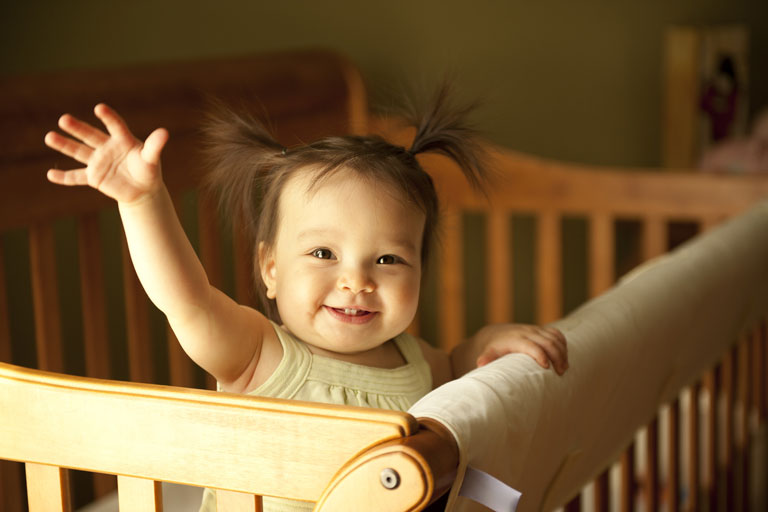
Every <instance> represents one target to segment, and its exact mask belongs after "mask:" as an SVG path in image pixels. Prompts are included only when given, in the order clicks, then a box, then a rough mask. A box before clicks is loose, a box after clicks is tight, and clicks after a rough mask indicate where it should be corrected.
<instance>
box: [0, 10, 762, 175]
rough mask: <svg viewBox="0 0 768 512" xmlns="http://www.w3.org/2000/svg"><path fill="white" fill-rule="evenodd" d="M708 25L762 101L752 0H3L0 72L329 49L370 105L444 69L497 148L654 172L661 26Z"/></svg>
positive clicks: (758, 29)
mask: <svg viewBox="0 0 768 512" xmlns="http://www.w3.org/2000/svg"><path fill="white" fill-rule="evenodd" d="M716 23H717V24H719V23H744V24H746V25H747V26H748V27H749V28H750V31H751V37H752V52H751V57H750V64H751V65H750V68H751V73H752V77H751V78H752V83H751V84H750V85H751V93H752V107H753V109H754V108H757V107H758V106H760V105H768V66H766V65H765V63H766V62H768V2H766V1H765V0H732V1H725V0H696V1H694V0H670V1H660V0H649V1H644V2H639V1H629V0H618V1H613V2H608V1H600V0H583V1H580V2H570V1H564V0H559V1H558V0H542V1H538V2H531V1H521V0H517V1H506V2H502V1H491V0H475V1H473V2H468V1H457V0H444V1H437V0H430V1H402V0H390V1H387V2H361V1H349V0H326V1H324V2H317V1H311V2H310V1H300V0H286V1H282V2H279V1H278V2H259V1H244V0H240V1H238V0H222V1H217V2H213V1H210V2H200V1H181V0H171V1H157V0H156V1H147V0H135V1H131V2H127V1H114V2H111V1H105V0H100V1H92V0H90V1H74V2H61V1H34V0H31V1H29V2H4V5H3V7H0V73H2V74H17V73H25V72H34V71H40V70H49V69H61V68H70V67H103V66H119V65H121V64H126V63H136V62H148V61H163V60H169V59H195V58H198V57H212V56H218V55H233V54H242V53H250V52H262V51H267V50H270V49H283V48H294V47H307V46H322V47H330V48H334V49H337V50H339V51H341V52H343V53H344V54H346V55H348V56H349V57H350V58H351V59H352V61H353V62H355V63H356V64H357V65H358V66H359V67H360V69H361V70H362V72H363V74H364V76H365V78H366V80H367V82H368V84H369V88H370V90H371V91H372V97H373V98H374V99H378V100H380V101H384V102H386V98H388V97H389V96H390V95H392V94H394V93H396V91H398V90H400V89H402V87H403V84H409V85H411V84H416V85H427V86H428V85H429V84H432V83H434V82H435V81H436V80H437V79H438V78H439V77H440V76H442V75H443V74H444V73H445V72H446V71H448V72H452V73H453V74H455V75H456V76H457V78H458V82H459V84H460V87H461V89H462V90H464V91H465V92H466V94H467V95H468V96H479V97H482V98H484V101H485V108H484V110H482V112H481V113H480V114H479V115H478V119H477V121H478V124H479V125H480V126H481V127H482V128H483V129H484V130H485V131H486V132H487V133H488V135H489V136H490V137H491V138H492V139H493V140H495V141H496V142H499V143H502V144H504V145H507V146H510V147H514V148H517V149H521V150H524V151H529V152H533V153H537V154H541V155H546V156H551V157H556V158H562V159H567V160H574V161H582V162H591V163H606V164H620V165H650V166H653V165H658V164H659V146H660V140H659V126H660V110H661V106H660V98H661V94H660V84H661V73H660V68H661V63H660V62H661V50H662V48H661V44H662V36H663V31H664V28H665V27H666V26H668V25H670V24H716ZM761 63H763V65H762V66H761V65H760V64H761ZM94 100H96V98H94Z"/></svg>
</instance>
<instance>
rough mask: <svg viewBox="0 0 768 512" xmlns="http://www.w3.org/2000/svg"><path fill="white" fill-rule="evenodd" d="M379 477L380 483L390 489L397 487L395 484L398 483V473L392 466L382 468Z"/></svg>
mask: <svg viewBox="0 0 768 512" xmlns="http://www.w3.org/2000/svg"><path fill="white" fill-rule="evenodd" d="M379 479H380V480H381V485H383V486H384V488H386V489H389V490H390V491H391V490H392V489H397V486H398V485H400V475H398V474H397V471H395V470H394V469H392V468H385V469H382V470H381V475H379Z"/></svg>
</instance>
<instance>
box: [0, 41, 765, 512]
mask: <svg viewBox="0 0 768 512" xmlns="http://www.w3.org/2000/svg"><path fill="white" fill-rule="evenodd" d="M0 91H2V93H3V94H2V99H0V134H2V137H0V232H2V236H3V238H2V245H0V361H4V362H7V363H12V364H2V365H0V396H2V397H3V402H2V403H3V404H4V407H12V408H9V409H7V410H6V409H3V411H2V416H3V418H5V419H2V420H0V425H2V426H3V428H8V429H11V428H13V427H14V426H15V428H17V429H18V428H21V427H19V425H24V428H27V429H28V430H26V431H25V432H20V431H18V430H9V431H3V432H0V435H1V436H2V438H0V458H3V459H8V460H11V461H22V462H27V464H26V479H25V478H24V476H23V474H24V471H23V470H22V467H23V466H22V465H21V464H18V463H17V462H2V463H0V508H1V509H2V510H8V511H12V512H13V511H17V510H24V509H25V507H26V506H27V504H28V505H29V508H30V509H31V510H45V511H48V510H68V508H67V507H68V506H69V505H68V503H69V502H70V501H72V500H74V502H75V503H76V504H78V505H79V504H83V503H86V502H87V501H89V500H91V499H92V498H94V497H99V496H102V495H104V494H106V493H108V492H110V491H111V490H112V489H114V487H115V481H116V480H115V478H114V477H111V476H107V475H119V476H118V477H117V484H118V486H119V491H120V507H121V510H155V509H156V508H155V507H158V508H157V509H159V507H160V505H159V500H160V497H159V486H158V483H157V482H158V481H161V480H162V481H170V482H179V483H186V484H189V485H195V486H211V487H218V488H221V489H226V490H228V491H230V492H222V493H221V494H220V496H221V497H222V499H221V503H222V504H224V505H228V506H231V507H232V508H227V510H240V509H241V508H242V509H243V510H259V503H260V501H259V499H258V498H254V497H253V494H275V495H285V496H289V497H294V498H303V499H308V500H312V501H315V500H318V499H321V500H322V502H323V504H322V505H321V506H320V508H319V509H322V510H342V509H343V507H349V509H355V510H360V509H365V507H364V506H360V505H359V504H358V505H350V503H353V502H351V501H350V500H352V499H358V500H368V501H362V502H361V503H373V502H375V503H376V504H377V505H378V506H379V507H380V508H379V509H380V510H418V509H420V508H421V507H424V506H426V504H427V503H428V502H429V501H430V500H431V499H432V498H433V497H435V496H437V495H439V494H440V493H442V492H443V491H444V490H445V489H446V488H447V486H449V485H450V482H451V478H452V468H451V467H446V466H445V462H444V460H443V458H442V457H441V456H440V450H441V449H443V448H444V446H442V445H440V444H435V443H434V442H433V441H434V440H433V439H432V438H428V437H427V436H425V435H424V433H423V431H420V430H419V428H418V425H417V424H416V422H415V420H414V418H412V417H410V416H409V415H407V414H400V413H389V412H382V411H372V410H360V409H355V408H345V407H329V406H322V405H317V404H304V403H290V402H284V401H279V400H268V399H259V398H254V397H238V396H231V395H226V394H221V393H214V392H212V391H205V390H191V389H189V388H209V389H211V388H212V384H213V383H212V382H210V379H208V378H206V376H204V375H203V374H202V373H201V372H200V371H199V370H198V369H196V368H195V367H194V365H193V364H192V363H191V361H189V359H188V358H187V357H186V355H185V354H184V353H183V352H182V351H181V350H180V348H179V347H178V344H177V343H176V342H175V340H174V339H173V335H172V333H171V332H170V331H169V330H168V329H167V328H165V327H164V326H163V319H162V318H160V317H159V315H158V313H157V312H156V311H155V310H154V309H153V307H151V305H150V304H149V302H148V300H147V299H146V296H145V295H144V294H143V291H142V290H141V287H140V286H139V284H138V281H137V279H136V277H135V275H134V273H133V270H132V268H131V265H130V262H129V261H128V257H127V251H126V248H125V245H124V243H123V242H122V241H121V240H122V239H121V236H120V234H119V233H120V227H119V223H118V221H117V219H116V208H115V207H114V205H113V204H110V201H109V200H107V199H105V198H103V197H102V196H100V195H99V194H98V193H95V192H94V191H91V190H86V189H65V188H61V187H55V186H53V185H50V184H48V183H47V182H46V181H45V176H44V174H45V170H46V169H48V168H49V167H51V166H52V165H53V164H54V162H57V158H58V157H56V156H55V155H53V152H52V151H49V150H47V149H46V148H45V147H44V146H43V143H42V138H43V135H44V134H45V132H46V131H48V130H49V129H52V128H54V127H55V125H56V119H57V118H58V116H59V115H60V114H61V113H63V112H64V111H67V112H70V113H72V114H75V115H79V116H83V117H86V118H88V117H90V114H89V112H90V110H91V108H92V106H93V105H94V104H95V103H96V102H98V101H105V102H107V103H110V104H111V105H113V106H114V107H116V108H117V109H118V111H120V112H121V113H123V114H124V116H125V117H126V119H127V121H128V122H129V124H130V125H131V126H132V127H133V129H134V130H135V132H136V133H137V134H146V133H149V131H150V130H151V129H152V128H154V127H156V126H165V127H167V128H168V129H169V131H170V132H171V141H170V143H169V145H168V147H167V149H166V152H165V153H164V172H165V175H166V181H167V182H168V186H169V189H170V190H171V192H172V194H173V195H174V197H175V199H176V201H177V202H176V204H177V209H178V210H179V212H180V215H181V217H182V221H183V223H184V225H185V228H187V229H188V231H189V234H190V238H191V239H192V240H193V243H194V245H195V246H196V248H197V249H198V251H199V254H200V256H201V259H202V261H203V263H204V265H205V266H206V269H207V271H208V273H209V276H210V279H211V281H212V282H213V283H214V284H216V285H217V286H220V287H221V288H222V289H224V290H225V291H226V292H227V293H230V294H231V295H233V296H234V297H236V298H237V300H239V301H241V302H244V303H253V297H252V296H251V292H250V290H251V277H250V268H251V262H250V258H251V256H250V255H249V253H248V248H247V247H244V244H243V243H242V240H241V238H240V237H239V236H238V235H237V232H236V231H235V233H232V232H230V231H229V230H228V229H227V228H226V226H225V225H223V224H221V223H220V222H219V221H218V220H217V214H216V211H215V208H214V207H213V206H212V205H211V204H210V202H209V201H208V200H207V199H206V198H204V197H198V196H197V194H195V187H196V183H197V180H198V177H199V175H200V170H201V169H200V165H199V164H198V161H197V160H198V154H197V153H196V147H197V144H198V140H199V138H198V134H197V131H196V130H197V128H198V126H199V120H200V118H201V115H202V112H203V111H204V105H205V98H206V96H207V95H215V96H216V97H220V98H224V99H230V100H233V101H236V102H240V103H241V104H242V105H243V106H244V107H245V108H249V109H255V110H257V111H263V112H266V113H268V114H269V116H270V118H271V120H272V122H273V124H274V126H275V129H276V132H277V134H278V137H279V138H280V139H281V140H282V141H284V143H285V144H286V145H291V144H295V143H298V142H300V141H308V140H312V139H313V138H317V137H319V136H321V135H325V134H331V133H335V134H338V133H361V132H366V131H377V132H380V133H384V134H385V135H387V136H391V137H392V138H395V139H398V138H403V137H407V133H406V134H403V133H401V131H400V130H397V129H395V128H392V125H391V124H390V123H388V122H382V121H376V120H373V121H369V119H368V106H367V103H366V97H365V89H364V86H363V83H362V80H361V79H360V76H359V75H358V73H357V72H356V70H355V69H354V68H353V67H352V66H351V65H349V64H348V63H347V62H346V61H345V60H344V59H342V58H339V57H338V56H336V55H333V54H329V53H326V52H319V51H313V52H291V53H282V54H276V55H266V56H257V57H243V58H239V59H232V60H219V61H208V62H188V63H173V64H166V65H154V66H148V67H143V68H133V69H115V70H101V71H78V72H61V73H58V74H54V75H46V76H34V77H18V78H11V79H5V80H4V81H3V82H0ZM489 151H491V153H492V157H493V159H494V161H495V162H496V163H497V167H498V168H499V169H500V171H501V176H500V177H499V179H498V180H497V182H496V183H495V184H494V187H493V188H492V191H491V193H490V195H489V196H490V197H488V198H485V197H482V196H478V195H476V194H474V193H472V192H470V191H469V190H468V187H466V185H465V183H464V181H463V178H461V177H460V176H459V173H457V172H456V171H455V169H453V168H452V167H451V165H449V164H447V163H446V161H445V160H444V159H442V158H440V157H428V158H425V160H424V164H425V166H426V167H427V168H428V169H429V170H430V172H431V173H432V174H433V176H434V178H435V182H436V185H437V187H438V190H439V193H440V195H441V200H442V203H443V207H444V217H443V232H442V239H441V243H440V244H439V245H440V247H439V250H438V257H437V258H436V261H435V262H434V264H433V265H432V267H431V268H432V269H433V272H432V274H433V275H432V276H431V278H430V280H429V282H428V283H427V284H426V286H425V290H426V291H425V297H424V299H423V303H424V304H423V309H422V313H421V314H420V316H419V318H418V320H417V321H416V322H415V324H414V326H413V330H414V331H416V332H420V333H421V334H422V335H423V336H424V337H425V338H426V339H428V340H430V341H433V342H434V343H436V344H437V345H439V346H442V347H445V348H450V347H452V346H454V345H455V344H457V343H458V342H459V341H460V340H461V339H462V338H463V337H464V336H465V335H466V334H468V331H471V330H473V329H475V328H477V327H478V326H479V325H480V324H482V323H485V322H505V321H511V320H515V321H535V322H539V323H545V322H549V321H552V320H555V319H557V318H559V317H561V316H562V315H563V314H565V313H567V311H568V310H569V309H571V308H572V307H573V306H575V305H577V304H578V303H579V302H580V301H582V300H586V299H587V298H588V297H590V296H595V295H597V294H599V293H601V292H603V291H605V290H606V289H608V288H609V287H611V286H612V284H613V283H614V282H615V281H616V279H617V277H619V276H620V275H621V274H623V273H624V272H625V271H627V270H629V269H630V268H631V267H633V266H634V265H636V264H638V263H640V262H641V261H643V260H645V259H648V258H651V257H653V256H656V255H659V254H662V253H664V252H665V251H667V250H668V249H670V248H671V247H672V246H674V245H676V244H678V243H679V242H680V241H681V240H682V239H684V238H687V237H690V236H692V235H693V234H695V233H696V232H698V231H700V230H704V229H708V228H709V227H711V226H713V225H714V224H716V223H718V222H720V221H721V220H723V219H725V218H727V217H731V216H734V215H737V214H739V213H741V212H742V211H744V210H745V209H747V208H748V207H749V206H750V205H751V204H753V203H755V202H756V201H757V200H758V199H760V198H765V197H768V177H765V176H763V177H759V176H714V175H701V174H695V173H693V172H659V171H658V170H636V169H620V168H615V169H604V168H593V167H589V166H580V165H569V164H562V163H558V162H552V161H547V160H544V159H539V158H535V157H530V156H526V155H522V154H518V153H515V152H512V151H509V150H504V149H500V148H494V147H492V146H490V145H489ZM59 160H61V159H59ZM59 165H60V166H62V167H64V168H66V164H65V163H63V162H59ZM33 340H34V341H33ZM767 343H768V341H767V340H766V328H765V325H764V324H763V325H762V326H758V327H757V328H756V330H755V332H754V334H752V335H750V336H745V337H744V338H743V339H742V340H740V342H739V343H738V344H737V345H734V348H733V350H732V351H729V352H727V353H725V354H723V361H722V362H721V363H720V364H719V365H718V366H717V368H713V369H712V371H711V372H709V373H707V374H706V375H703V376H702V380H701V382H700V383H697V384H695V385H694V386H693V388H692V390H689V391H686V392H685V393H692V394H693V395H692V396H696V397H709V399H710V401H712V400H714V401H715V402H717V403H718V404H720V407H719V408H718V407H709V408H707V409H706V411H705V412H706V416H705V421H704V422H703V424H702V422H701V421H699V420H700V418H701V417H702V416H701V415H702V413H701V412H700V411H699V410H698V406H699V402H700V400H687V401H685V407H682V406H681V405H680V403H678V402H675V403H673V404H671V405H670V406H668V407H665V408H664V410H663V416H662V417H661V418H662V421H657V420H654V422H652V423H651V424H650V425H649V426H647V427H645V428H644V429H643V430H642V436H641V438H639V440H640V443H641V445H642V450H639V449H637V447H636V446H630V447H629V448H628V449H627V450H626V451H625V452H624V455H623V456H622V457H621V459H620V460H619V461H617V463H616V465H615V466H614V469H613V470H612V473H611V471H609V469H610V468H606V471H605V472H604V473H603V474H601V475H592V476H595V477H596V478H597V479H596V480H595V482H594V484H592V485H591V488H590V489H588V490H587V492H585V493H583V495H582V496H581V497H576V498H575V499H573V500H572V501H571V502H570V503H568V504H565V506H566V507H567V509H569V510H578V509H579V507H580V506H582V505H585V506H586V505H589V507H593V508H594V509H595V510H608V509H609V508H611V506H613V507H614V508H616V507H618V508H620V509H621V510H634V509H636V508H637V507H642V508H644V509H647V510H657V509H658V508H660V507H662V506H663V507H664V508H665V509H666V510H678V509H679V508H684V509H686V510H716V509H718V507H726V508H728V509H732V508H734V507H739V508H746V505H747V503H748V498H747V495H748V493H749V492H750V488H749V485H748V484H749V482H750V478H751V477H750V465H749V462H750V460H751V461H752V462H755V461H754V458H755V457H754V456H753V455H752V451H751V449H750V442H751V439H752V438H753V437H754V435H755V434H756V433H757V432H759V431H760V428H763V429H764V428H765V427H764V425H765V416H766V391H768V389H767V388H768V382H767V381H766V357H767V356H768V347H766V344H767ZM21 367H27V368H38V369H39V370H43V372H41V371H38V370H31V369H27V368H21ZM50 372H54V373H50ZM62 374H69V375H62ZM72 375H76V376H72ZM94 378H95V379H117V380H118V381H123V382H111V381H104V380H94ZM124 381H132V383H130V382H124ZM138 383H142V384H138ZM158 384H162V385H171V386H172V387H166V386H158ZM717 410H722V411H724V415H723V416H718V414H717V413H716V411H717ZM52 411H55V412H52ZM604 420H605V418H595V421H604ZM683 424H684V425H686V428H685V429H681V425H683ZM29 425H34V426H35V428H30V427H29ZM256 425H258V426H256ZM761 425H762V427H761ZM661 427H663V428H661ZM341 430H343V431H345V432H346V433H345V435H344V436H339V435H338V434H337V432H338V431H341ZM307 432H311V434H309V435H307ZM169 433H174V435H169ZM30 438H31V439H35V440H36V441H35V442H31V443H30V442H27V443H22V442H21V440H22V439H30ZM660 440H661V441H663V442H660ZM265 446H268V447H269V449H265V448H264V447H265ZM701 448H703V450H702V449H701ZM295 452H304V453H305V456H304V457H303V458H299V457H294V456H293V455H291V456H290V457H286V454H293V453H295ZM682 453H685V454H686V456H685V458H684V459H683V458H681V457H682V456H681V454H682ZM713 454H721V456H720V457H716V456H713ZM246 455H247V456H246ZM761 457H762V458H763V461H764V460H765V458H766V455H765V454H764V453H763V454H762V455H761ZM233 461H235V462H233ZM662 463H663V464H662ZM382 464H384V466H385V469H392V468H395V469H396V471H397V474H399V475H400V476H399V478H401V479H402V481H403V482H407V485H405V484H404V485H399V486H394V490H390V489H389V488H388V487H390V486H391V485H389V484H391V483H392V482H391V481H390V482H389V484H388V483H387V481H386V478H385V479H384V480H383V481H382V483H379V479H380V477H382V478H383V476H382V467H384V466H382ZM68 468H71V469H76V470H83V471H85V472H80V471H78V472H76V473H73V477H72V480H73V481H74V483H75V484H76V485H72V487H73V488H74V494H73V496H72V498H70V492H69V489H70V484H69V483H68V482H69V479H70V478H69V471H68ZM201 468H202V469H201ZM211 468H215V471H212V470H211ZM681 468H682V469H685V473H684V474H681V471H682V469H681ZM90 472H93V473H95V474H94V475H93V476H91V474H90ZM289 474H290V475H293V477H292V478H291V479H290V482H291V483H289V482H288V480H287V479H285V478H283V477H284V476H285V475H289ZM387 474H389V475H391V473H387ZM611 474H614V475H618V476H619V477H620V478H619V479H618V480H619V482H618V483H612V482H611V478H610V475H611ZM586 477H587V476H586V475H585V480H586ZM25 480H26V483H25ZM372 481H375V485H373V484H372V483H370V482H372ZM670 482H677V484H676V485H675V484H671V483H670ZM25 486H26V489H27V490H26V491H25V490H24V489H25ZM751 490H752V491H754V489H751ZM681 492H682V493H681ZM27 496H28V498H27ZM27 502H28V503H27ZM340 504H342V505H343V506H342V505H340ZM236 507H241V508H236ZM323 507H324V508H323ZM371 510H373V508H371Z"/></svg>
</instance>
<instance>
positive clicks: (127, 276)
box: [122, 237, 155, 382]
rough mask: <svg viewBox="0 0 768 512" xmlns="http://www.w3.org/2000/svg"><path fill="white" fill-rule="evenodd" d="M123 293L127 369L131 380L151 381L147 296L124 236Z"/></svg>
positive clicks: (153, 374)
mask: <svg viewBox="0 0 768 512" xmlns="http://www.w3.org/2000/svg"><path fill="white" fill-rule="evenodd" d="M122 247H123V293H124V296H125V323H126V331H127V332H126V334H127V338H128V370H129V372H128V373H129V375H130V378H131V380H132V381H134V382H153V381H154V376H155V371H154V360H155V358H154V356H153V354H152V337H151V335H150V330H149V299H148V298H147V294H146V293H145V292H144V289H143V288H142V286H141V283H140V282H139V278H138V276H137V275H136V271H135V270H134V268H133V264H132V263H131V258H130V255H129V253H128V246H127V243H126V241H125V237H123V246H122Z"/></svg>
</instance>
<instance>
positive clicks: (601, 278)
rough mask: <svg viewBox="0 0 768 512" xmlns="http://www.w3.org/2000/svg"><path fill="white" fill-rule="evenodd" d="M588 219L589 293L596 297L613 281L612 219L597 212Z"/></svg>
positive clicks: (613, 236)
mask: <svg viewBox="0 0 768 512" xmlns="http://www.w3.org/2000/svg"><path fill="white" fill-rule="evenodd" d="M589 220H590V222H589V293H590V297H596V296H597V295H599V294H600V293H602V292H604V291H606V290H607V289H608V288H610V287H611V286H612V285H613V282H614V265H615V262H614V258H615V256H614V243H615V242H614V239H615V234H614V229H613V220H614V219H613V217H612V216H611V215H609V214H607V213H604V212H599V213H595V214H593V215H592V216H591V217H590V219H589Z"/></svg>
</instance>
